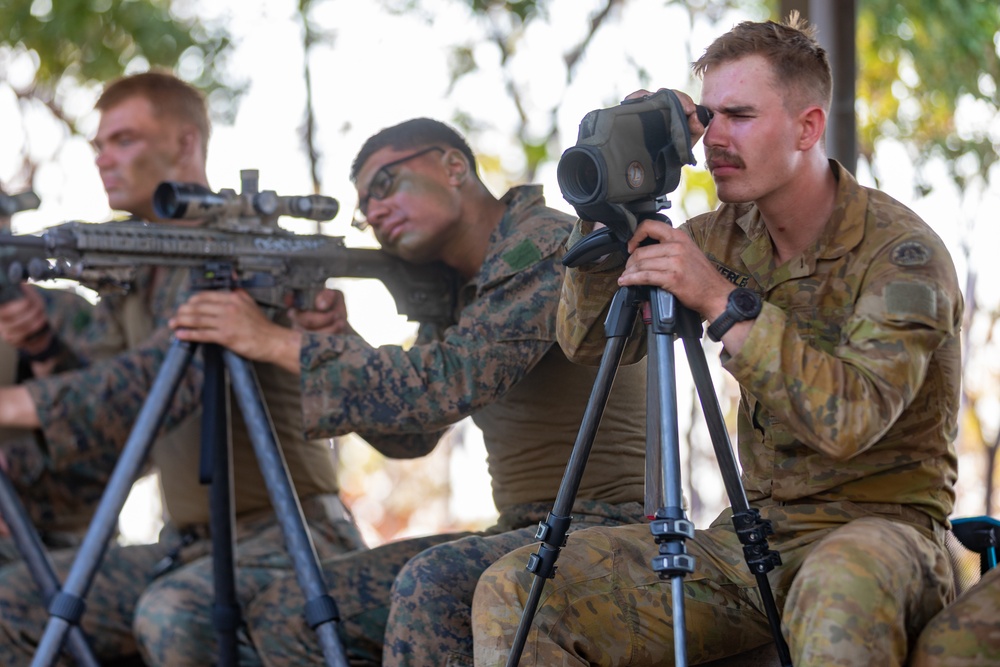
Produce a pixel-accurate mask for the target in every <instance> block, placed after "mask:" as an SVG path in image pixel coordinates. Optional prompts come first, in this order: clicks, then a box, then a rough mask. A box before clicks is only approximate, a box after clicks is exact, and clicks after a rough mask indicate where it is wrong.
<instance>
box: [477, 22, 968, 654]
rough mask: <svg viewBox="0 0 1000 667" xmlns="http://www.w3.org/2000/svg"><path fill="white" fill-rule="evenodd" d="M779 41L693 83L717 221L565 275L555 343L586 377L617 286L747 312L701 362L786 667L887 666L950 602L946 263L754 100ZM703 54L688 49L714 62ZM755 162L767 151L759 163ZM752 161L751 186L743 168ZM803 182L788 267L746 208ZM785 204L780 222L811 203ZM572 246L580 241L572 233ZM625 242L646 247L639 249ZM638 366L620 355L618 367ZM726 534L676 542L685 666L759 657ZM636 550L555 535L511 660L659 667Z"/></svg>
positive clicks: (874, 195) (951, 344)
mask: <svg viewBox="0 0 1000 667" xmlns="http://www.w3.org/2000/svg"><path fill="white" fill-rule="evenodd" d="M758 28H760V29H758ZM790 31H792V28H790V27H779V26H776V24H773V23H768V24H763V25H762V24H749V23H748V24H741V25H740V26H737V28H735V29H734V31H733V33H735V37H734V38H733V39H732V40H728V39H726V40H720V42H722V44H723V45H724V46H723V47H722V48H721V49H720V50H721V52H722V53H723V54H728V55H723V56H722V57H721V58H719V59H718V60H712V61H711V64H710V65H709V67H708V69H707V72H704V71H703V72H704V73H705V85H704V89H703V101H704V103H705V104H706V105H707V106H708V107H709V108H710V109H711V110H712V111H714V112H715V114H716V116H715V118H714V119H713V120H712V121H711V124H710V125H709V126H708V129H707V134H706V135H705V148H706V154H707V157H708V163H709V167H710V169H712V170H713V176H714V177H715V180H716V184H717V186H718V187H719V193H720V199H722V201H724V202H732V203H726V204H723V205H722V206H721V207H720V208H719V209H718V210H716V211H715V212H713V213H709V214H706V215H702V216H698V217H696V218H694V219H692V220H690V221H689V222H688V223H687V224H686V225H684V226H683V227H682V228H681V229H680V230H674V229H670V228H669V227H668V226H667V225H664V224H663V223H662V222H657V221H646V222H643V223H642V224H641V225H640V226H639V228H638V229H637V231H636V234H635V236H633V238H632V239H631V241H630V246H629V250H630V252H631V258H630V259H629V261H628V266H627V268H626V270H625V272H624V273H623V271H622V269H621V264H622V257H621V256H620V255H618V256H617V257H615V256H612V257H609V258H607V259H606V260H605V261H604V263H603V264H600V265H597V266H594V267H590V268H589V269H588V270H587V271H584V270H570V271H569V272H568V273H567V280H566V283H565V287H564V291H563V295H562V302H561V304H560V307H561V317H560V320H559V323H560V328H559V342H560V344H561V345H562V346H563V348H564V349H565V350H566V351H567V354H568V355H569V356H570V358H572V359H574V360H580V361H589V362H591V363H592V362H593V360H594V359H595V358H596V357H597V356H598V355H599V353H600V348H599V347H598V341H597V340H596V333H597V332H598V331H599V326H598V325H599V323H600V322H601V321H602V318H603V314H604V313H606V312H607V306H608V301H609V298H610V296H611V295H612V294H613V293H614V291H615V290H616V289H617V288H618V287H619V284H652V285H656V286H662V287H664V289H668V291H671V292H673V293H674V294H675V295H676V296H677V297H678V299H679V300H680V301H681V302H682V303H685V305H689V307H692V309H694V310H697V311H698V312H701V313H702V314H703V315H705V316H706V318H707V319H709V320H710V321H714V319H715V318H716V317H718V315H719V314H720V313H721V312H722V310H723V307H724V303H725V301H724V300H723V301H722V304H719V303H717V302H714V301H710V300H709V297H708V295H705V296H704V299H705V300H704V301H698V294H700V293H702V292H704V293H708V294H710V295H711V296H713V297H714V295H715V291H716V290H717V289H720V290H721V293H722V294H724V295H728V293H729V291H731V289H732V286H728V287H727V286H726V285H725V284H724V283H720V281H719V279H718V277H717V276H716V275H715V272H716V271H717V272H718V273H719V274H721V275H722V276H724V277H725V278H727V279H728V280H729V281H730V282H731V283H732V284H734V285H737V286H743V287H747V288H749V289H751V290H753V291H754V292H756V293H757V294H758V295H760V296H761V297H762V299H763V307H762V310H761V311H760V314H759V315H758V316H757V317H756V319H751V320H749V321H745V322H742V323H741V325H737V326H734V327H733V328H731V329H730V330H729V333H728V334H725V335H723V336H722V341H723V343H724V345H725V349H724V351H723V353H722V361H723V366H724V368H725V369H726V370H727V371H729V372H730V373H731V374H732V375H733V376H734V377H735V378H736V379H737V380H738V381H739V383H740V387H741V401H740V406H739V414H738V450H739V459H740V462H741V464H742V481H743V484H744V486H745V489H746V492H747V496H748V498H749V500H750V502H751V505H752V506H753V507H756V508H758V509H759V510H760V512H761V515H762V517H763V518H764V519H766V520H770V521H771V522H772V523H773V527H774V530H775V534H774V535H773V536H772V537H770V538H769V542H770V546H771V548H772V549H775V550H777V551H778V552H779V553H780V556H781V559H782V565H781V566H779V567H777V568H776V569H775V570H773V571H772V572H771V573H770V575H769V580H770V583H771V587H772V589H773V591H774V593H775V597H776V601H777V603H778V607H779V610H781V611H782V624H783V632H784V634H785V637H786V638H787V640H788V643H789V647H790V649H791V654H792V663H793V664H795V665H796V666H797V667H806V666H807V665H824V666H829V665H876V664H877V665H900V664H903V661H904V660H905V657H906V655H907V651H908V649H909V647H910V646H912V644H913V642H914V640H915V638H916V636H917V633H918V632H919V631H920V629H921V627H922V626H923V625H924V624H925V623H926V622H927V621H928V620H929V619H930V618H931V617H932V616H933V614H935V613H936V612H937V611H939V610H940V609H941V608H942V606H943V605H944V604H945V603H946V602H948V601H949V599H950V598H951V596H952V595H953V591H952V581H951V567H950V561H949V558H948V554H947V550H946V549H945V547H944V542H943V536H944V532H945V529H946V526H947V525H948V520H947V517H948V515H949V513H950V512H951V509H952V503H953V499H954V491H953V484H954V481H955V477H956V458H955V453H954V450H953V448H952V440H953V438H954V436H955V430H956V415H957V411H958V395H959V391H958V389H959V379H960V349H959V326H960V322H961V315H962V297H961V293H960V291H959V287H958V283H957V278H956V275H955V270H954V267H953V265H952V262H951V259H950V257H949V254H948V251H947V249H946V248H945V246H944V245H943V243H942V242H941V240H940V239H939V238H938V237H937V236H936V235H935V234H934V233H933V232H932V231H931V230H930V228H929V227H927V225H925V224H924V223H923V222H922V221H921V220H920V219H919V218H918V217H917V216H916V215H915V214H913V213H912V212H911V211H909V210H908V209H906V208H905V207H904V206H902V205H901V204H899V203H898V202H896V201H894V200H892V199H891V198H890V197H888V196H886V195H885V194H882V193H880V192H878V191H876V190H872V189H869V188H864V187H861V186H859V184H858V183H857V182H856V181H855V180H854V178H853V177H852V176H851V175H850V174H849V173H848V172H847V171H846V170H845V169H844V168H843V167H842V166H841V165H839V164H838V163H836V162H833V161H830V162H829V164H828V163H827V161H826V158H825V151H824V150H822V146H821V144H820V145H818V144H817V143H816V141H817V137H818V136H822V135H821V130H822V129H823V127H824V126H825V123H821V122H819V121H820V120H822V119H825V115H817V111H818V110H820V109H821V108H820V107H811V110H808V111H806V112H805V113H803V114H802V115H798V110H799V108H801V107H799V106H794V105H790V106H789V107H786V108H785V111H782V110H781V108H782V105H783V104H785V103H786V102H787V100H788V98H787V97H784V98H783V97H782V96H781V94H780V93H777V94H775V93H773V92H772V93H770V95H773V97H769V93H768V92H767V89H768V88H769V87H770V86H773V89H772V90H773V91H780V90H782V89H784V87H786V86H787V88H790V89H792V90H795V91H796V92H801V89H798V88H796V87H795V85H796V83H799V82H797V81H795V80H794V79H791V78H790V77H786V76H785V75H786V72H785V71H784V70H781V74H780V75H779V74H777V73H772V72H773V70H772V69H771V68H772V64H771V63H770V62H769V61H768V60H767V59H766V57H761V56H759V55H756V54H758V53H767V51H766V48H767V46H766V45H767V44H768V42H770V41H771V40H769V38H768V36H767V34H771V35H778V36H779V39H788V40H789V41H791V40H800V39H801V37H798V36H796V35H795V34H794V33H797V32H799V31H794V32H790ZM762 32H763V33H767V34H764V35H763V36H762ZM733 33H730V35H727V37H730V36H732V35H733ZM808 42H809V43H812V44H814V42H813V41H812V40H811V39H809V40H808ZM758 45H759V48H760V51H757V50H755V49H757V48H758ZM771 45H773V43H772V44H771ZM714 46H715V45H713V47H714ZM713 47H710V49H709V52H714V53H715V54H718V53H719V52H720V51H719V50H715V49H714V48H713ZM728 47H733V49H734V51H727V50H726V49H727V48H728ZM741 48H743V50H742V51H741V50H740V49H741ZM816 48H818V47H816ZM809 51H812V49H811V48H810V49H809ZM707 53H708V52H707ZM748 53H749V54H750V55H747V54H748ZM813 53H815V52H813ZM810 57H811V58H812V57H814V56H810ZM823 62H824V64H825V58H823ZM697 65H698V64H697V63H696V67H697ZM715 67H718V68H719V69H718V70H715V69H713V68H715ZM774 67H775V68H777V67H778V66H777V65H774ZM826 72H827V75H826V78H827V79H828V76H829V75H828V68H827V69H826ZM710 77H712V78H711V79H710ZM761 77H764V78H761ZM772 77H773V78H772ZM827 90H829V89H828V88H827ZM790 96H791V95H790V94H789V97H790ZM800 99H801V98H800ZM685 111H686V112H687V113H688V114H689V118H690V117H691V116H690V114H693V112H694V107H693V102H691V101H690V99H687V101H686V103H685ZM784 114H787V115H788V116H791V117H793V118H794V119H795V122H794V125H790V126H789V128H788V130H789V131H787V132H786V133H785V134H781V133H778V132H775V131H773V130H774V129H775V127H776V124H777V123H779V122H784V121H782V120H781V119H782V118H783V116H784ZM690 124H691V126H692V132H693V133H695V132H697V134H698V135H700V133H701V131H704V128H703V127H702V126H701V124H700V123H699V122H698V121H697V120H696V119H694V118H692V119H691V121H690ZM744 130H745V133H742V132H744ZM791 131H794V132H797V133H799V134H797V135H796V140H795V143H794V146H795V147H796V148H795V149H794V152H793V154H794V155H795V156H796V159H797V162H796V161H795V160H792V159H789V156H787V155H781V156H780V157H776V156H775V155H774V153H775V152H778V153H780V152H781V151H788V148H786V146H790V145H793V144H792V143H790V142H789V141H788V140H787V139H786V137H787V136H788V135H789V134H791V133H792V132H791ZM810 133H811V134H810ZM764 144H768V145H770V146H772V147H774V148H773V149H770V153H768V150H769V149H768V148H767V146H766V145H764ZM750 147H756V148H757V149H758V150H759V151H761V156H755V152H753V151H750V150H748V148H750ZM817 148H818V149H819V152H816V149H817ZM800 152H801V153H805V155H803V156H801V158H799V153H800ZM763 155H767V157H768V158H772V159H771V161H768V160H767V159H765V158H763V157H762V156H763ZM755 157H756V158H757V159H756V160H755ZM762 163H763V164H766V165H767V166H766V169H767V170H768V172H769V174H771V175H765V174H763V173H760V172H756V171H755V170H760V169H762ZM791 164H795V165H796V166H795V167H794V168H789V167H786V166H785V165H791ZM744 172H746V173H745V174H744ZM805 173H808V174H809V175H810V178H811V179H812V181H813V183H812V186H808V187H810V188H812V189H811V190H809V193H811V194H815V193H816V192H820V191H821V189H825V188H827V187H829V188H830V194H831V200H830V203H829V207H830V211H831V212H830V215H829V217H826V214H825V211H824V210H823V208H819V211H820V212H821V214H820V215H815V216H814V218H815V220H814V221H813V224H814V225H815V229H816V233H815V234H814V235H813V237H812V238H811V240H810V242H808V243H806V244H805V245H804V246H802V247H800V248H796V247H794V246H792V247H791V249H790V250H791V251H789V248H788V246H787V245H785V244H787V241H788V240H789V238H788V236H787V235H784V234H783V233H782V232H785V231H787V230H788V229H790V228H792V227H793V226H794V225H796V224H797V225H802V224H807V223H808V222H809V216H808V215H804V216H801V217H800V218H798V219H793V221H792V222H789V224H788V227H778V228H777V233H776V231H775V229H776V228H775V227H772V225H774V224H776V223H777V222H781V220H777V221H775V220H774V219H772V220H768V219H767V218H766V217H765V212H764V210H763V207H764V205H766V206H767V212H770V213H771V214H774V213H776V212H779V211H780V210H781V208H780V206H776V202H775V200H776V199H780V198H781V197H782V196H783V195H782V194H777V193H778V192H779V187H778V186H779V185H780V183H779V182H775V180H772V181H771V182H768V178H772V179H778V178H790V181H789V183H791V184H793V185H795V184H796V180H795V179H796V177H797V176H799V175H802V174H805ZM754 177H757V178H758V179H760V180H759V181H758V182H756V183H755V182H753V179H754ZM817 183H819V184H821V185H817ZM798 185H800V186H802V187H806V184H805V183H802V182H799V183H798ZM755 187H757V188H759V190H760V191H761V192H762V193H766V194H767V197H769V198H763V199H762V201H764V202H765V203H764V204H759V203H758V201H756V200H757V199H758V197H757V196H748V193H753V194H754V195H755V194H756V192H755V191H754V190H753V188H755ZM786 187H787V186H786ZM740 188H743V189H740ZM792 192H794V193H795V196H793V197H791V199H790V200H788V201H790V202H791V203H792V204H793V207H794V205H798V206H810V205H812V204H816V202H815V201H813V202H810V201H806V200H796V198H795V197H801V195H802V191H801V190H793V191H792ZM744 197H746V198H745V199H744ZM748 199H749V200H753V201H747V200H748ZM807 199H808V198H807ZM741 202H746V203H741ZM820 205H821V206H823V204H822V202H820ZM799 212H800V213H801V210H800V211H799ZM589 231H590V229H589V226H588V225H585V224H583V223H581V227H580V228H578V229H577V230H576V232H575V233H576V234H577V235H580V234H583V233H587V232H589ZM645 238H653V239H655V240H657V241H658V242H659V243H658V244H655V245H652V246H646V247H645V248H646V250H644V249H640V248H639V247H638V243H639V242H640V241H641V240H643V239H645ZM692 239H693V242H692ZM573 240H574V239H571V241H573ZM699 250H700V251H701V253H703V255H702V254H701V253H699ZM782 251H784V254H783V255H782V254H781V253H782ZM705 258H707V263H706V262H705ZM674 269H676V270H674ZM698 271H702V272H703V273H698ZM692 274H695V277H694V278H690V277H689V276H691V275H692ZM619 276H621V280H622V281H623V282H622V283H619ZM636 281H638V282H636ZM661 281H663V282H661ZM716 285H719V287H718V288H717V287H716ZM675 290H676V291H675ZM706 313H708V314H707V315H706ZM738 327H741V328H738ZM731 346H732V347H733V348H735V351H733V352H730V347H731ZM641 352H642V349H641V348H639V347H638V346H637V349H636V350H633V351H631V352H630V354H631V353H635V354H639V353H641ZM730 516H731V513H730V511H728V510H727V511H726V512H724V513H723V514H722V515H721V516H720V517H719V518H718V519H717V520H716V521H715V522H713V524H712V525H711V526H710V527H709V528H707V529H704V530H698V531H696V534H695V537H694V539H693V540H688V541H687V546H688V548H689V549H688V550H689V553H691V554H692V555H693V556H694V559H695V571H694V572H693V574H690V575H687V576H686V577H685V579H684V594H685V612H686V620H687V636H686V641H687V649H688V656H689V659H690V661H691V663H692V664H693V663H698V662H702V661H709V660H713V659H718V658H722V657H724V656H727V655H732V654H735V653H739V652H742V651H744V650H746V649H749V648H752V647H754V646H758V645H761V644H764V643H766V642H769V641H771V634H770V629H769V625H768V622H767V619H766V616H765V614H764V610H763V606H762V601H761V598H760V596H759V593H758V591H757V589H756V587H755V581H754V578H753V577H752V576H751V574H750V572H749V570H748V568H747V566H746V563H745V561H744V556H743V550H742V545H741V544H740V542H739V541H738V539H737V538H736V536H735V534H734V529H733V526H732V524H731V522H730ZM657 554H658V549H657V545H656V544H655V543H654V541H653V540H652V538H651V536H650V533H649V528H648V526H638V525H636V526H623V527H616V528H593V529H589V530H586V531H581V532H578V533H575V534H574V535H572V536H570V539H569V540H568V544H567V546H566V548H565V549H563V554H562V556H561V558H560V561H559V570H558V572H557V573H556V576H555V579H554V580H553V581H552V582H550V583H549V585H548V587H547V588H546V590H545V592H544V593H543V595H542V597H541V600H540V602H539V605H538V610H537V612H536V615H535V617H534V624H533V626H532V629H531V631H530V633H529V635H528V637H527V643H526V646H525V648H524V651H523V654H522V657H521V662H520V664H521V665H544V666H545V667H550V666H553V665H570V664H572V665H577V664H590V665H666V664H672V663H673V655H674V637H673V622H672V621H673V618H672V615H671V607H672V604H671V586H670V584H669V582H665V581H662V580H660V579H659V576H658V574H657V573H656V572H654V571H653V569H652V567H651V560H652V558H653V557H654V556H656V555H657ZM525 557H526V553H525V550H519V551H515V552H514V553H512V554H510V555H509V556H507V557H505V558H504V559H501V560H500V561H499V562H498V563H496V564H495V565H494V566H492V567H491V568H489V569H488V570H487V571H486V573H484V575H483V576H482V578H481V579H480V583H479V586H478V588H477V590H476V594H475V604H474V608H473V623H474V632H475V636H476V649H475V657H476V664H477V665H482V666H483V667H492V666H494V665H502V664H504V663H505V660H506V657H507V654H508V652H509V650H510V647H511V646H512V644H513V636H514V631H515V630H516V628H517V625H518V620H519V618H520V616H521V610H522V609H523V605H524V601H525V598H526V593H527V590H528V586H529V583H530V582H529V579H528V576H526V574H525V573H524V571H523V566H522V565H521V563H523V560H524V558H525Z"/></svg>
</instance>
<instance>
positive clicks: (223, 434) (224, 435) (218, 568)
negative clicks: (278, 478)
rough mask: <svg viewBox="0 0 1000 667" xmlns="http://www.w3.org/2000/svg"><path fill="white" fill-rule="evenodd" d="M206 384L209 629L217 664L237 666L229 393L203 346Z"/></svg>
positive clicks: (213, 354) (212, 348) (218, 353)
mask: <svg viewBox="0 0 1000 667" xmlns="http://www.w3.org/2000/svg"><path fill="white" fill-rule="evenodd" d="M201 354H202V360H203V361H204V363H205V383H204V385H203V386H202V398H203V400H202V405H203V412H202V418H201V457H202V458H201V471H200V474H199V477H200V481H201V483H202V484H209V485H210V486H209V527H210V529H211V532H212V583H213V588H214V592H215V604H214V605H213V607H212V626H213V627H214V628H215V638H216V642H217V647H218V663H217V664H218V665H220V667H235V666H236V665H238V664H239V642H238V637H237V631H238V630H239V627H240V605H239V601H238V600H237V597H236V572H235V562H236V561H235V553H236V536H235V532H234V529H233V524H234V523H235V517H234V509H233V475H232V467H231V466H230V462H231V461H232V451H233V447H232V439H231V438H230V437H229V424H230V421H229V420H230V412H229V392H228V391H227V389H228V387H227V386H226V366H225V364H224V363H223V360H222V348H221V347H219V346H218V345H215V344H207V345H203V346H202V348H201Z"/></svg>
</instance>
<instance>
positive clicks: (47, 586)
mask: <svg viewBox="0 0 1000 667" xmlns="http://www.w3.org/2000/svg"><path fill="white" fill-rule="evenodd" d="M0 514H3V519H4V521H5V522H6V524H7V528H8V529H9V530H10V536H11V538H13V540H14V545H15V546H16V547H17V550H18V551H19V552H20V554H21V558H23V559H24V564H25V565H26V566H27V568H28V572H29V573H30V574H31V578H32V579H34V580H35V585H36V586H38V591H39V592H40V593H41V594H42V599H43V600H45V604H48V603H49V601H50V600H52V598H53V597H54V596H55V595H56V593H58V592H59V578H58V577H57V576H56V572H55V568H54V567H53V566H52V559H51V558H50V557H49V554H48V552H47V551H46V550H45V545H44V544H42V540H41V538H40V537H39V536H38V532H37V531H36V530H35V527H34V526H33V525H32V523H31V519H30V518H28V512H27V510H25V508H24V504H23V503H21V498H20V497H19V496H18V495H17V490H16V489H15V488H14V485H13V484H12V483H11V481H10V478H9V477H7V474H6V473H4V472H2V471H0ZM66 643H67V649H68V650H69V652H70V654H71V655H72V656H73V657H74V658H75V659H76V663H77V665H80V666H81V667H100V663H98V662H97V658H95V657H94V653H93V651H91V650H90V644H88V643H87V637H86V635H84V634H83V630H81V629H80V628H79V627H78V626H73V627H71V628H70V630H69V638H68V639H67V640H66Z"/></svg>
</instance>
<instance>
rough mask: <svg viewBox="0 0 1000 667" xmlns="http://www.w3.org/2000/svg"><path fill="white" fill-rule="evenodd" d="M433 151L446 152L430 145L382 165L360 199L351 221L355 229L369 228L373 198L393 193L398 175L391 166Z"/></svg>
mask: <svg viewBox="0 0 1000 667" xmlns="http://www.w3.org/2000/svg"><path fill="white" fill-rule="evenodd" d="M431 151H441V152H442V153H444V149H443V148H441V147H440V146H428V147H427V148H424V149H423V150H419V151H417V152H416V153H413V154H412V155H407V156H406V157H401V158H399V159H398V160H393V161H392V162H389V163H386V164H384V165H382V166H381V167H380V168H379V170H378V171H376V172H375V175H374V176H372V180H371V182H370V183H369V184H368V194H366V195H365V196H364V197H361V198H360V199H359V200H358V210H357V212H356V213H355V215H354V220H352V221H351V226H352V227H354V228H355V229H360V230H364V229H367V228H368V202H369V200H371V199H375V200H376V201H382V200H383V199H385V198H386V197H388V196H389V195H390V194H391V193H392V189H393V187H394V186H395V185H396V176H397V175H398V174H394V173H392V172H390V171H389V169H390V168H391V167H396V166H398V165H401V164H403V163H404V162H409V161H410V160H413V159H415V158H418V157H420V156H421V155H426V154H427V153H430V152H431Z"/></svg>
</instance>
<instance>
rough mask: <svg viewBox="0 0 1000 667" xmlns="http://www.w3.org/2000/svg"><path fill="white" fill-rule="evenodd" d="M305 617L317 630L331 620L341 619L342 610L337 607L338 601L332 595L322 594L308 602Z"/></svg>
mask: <svg viewBox="0 0 1000 667" xmlns="http://www.w3.org/2000/svg"><path fill="white" fill-rule="evenodd" d="M305 617H306V623H308V624H309V627H310V628H312V629H313V630H315V629H316V628H317V627H319V626H320V625H322V624H324V623H327V622H329V621H339V620H340V610H339V609H337V603H336V602H335V601H334V599H333V598H332V597H330V596H329V595H320V596H318V597H314V598H313V599H311V600H309V602H307V603H306V607H305Z"/></svg>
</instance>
